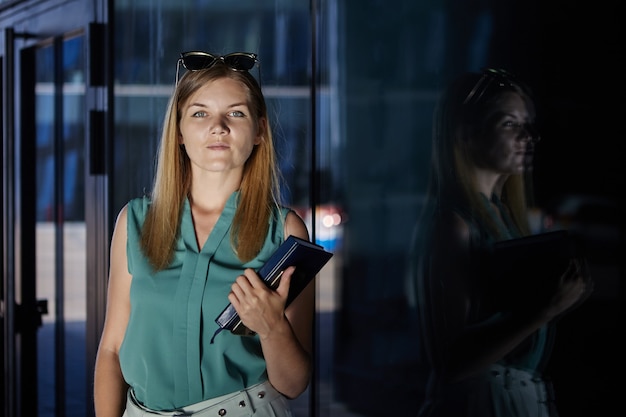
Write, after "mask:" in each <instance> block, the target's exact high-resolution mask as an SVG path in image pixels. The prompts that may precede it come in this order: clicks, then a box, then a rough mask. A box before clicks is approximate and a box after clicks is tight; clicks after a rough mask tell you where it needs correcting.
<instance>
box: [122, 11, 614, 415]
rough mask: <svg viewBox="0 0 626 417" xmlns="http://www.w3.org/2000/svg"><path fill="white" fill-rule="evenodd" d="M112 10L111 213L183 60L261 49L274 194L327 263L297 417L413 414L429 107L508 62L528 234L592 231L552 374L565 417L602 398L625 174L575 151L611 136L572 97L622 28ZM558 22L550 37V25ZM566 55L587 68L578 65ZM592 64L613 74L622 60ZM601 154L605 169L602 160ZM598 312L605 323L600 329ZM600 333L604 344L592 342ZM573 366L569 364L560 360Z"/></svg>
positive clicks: (591, 95)
mask: <svg viewBox="0 0 626 417" xmlns="http://www.w3.org/2000/svg"><path fill="white" fill-rule="evenodd" d="M114 4H115V10H114V11H113V12H112V13H111V16H112V18H111V20H112V22H111V24H112V25H113V27H115V31H114V33H115V35H114V36H115V39H114V41H115V46H114V49H113V54H114V62H115V85H114V88H115V104H114V108H115V110H114V111H115V138H114V164H115V166H114V172H113V174H112V184H113V191H114V194H113V201H114V204H113V209H114V211H117V210H119V209H120V208H121V207H122V206H123V205H124V204H125V203H126V202H127V201H128V200H129V199H130V198H132V197H135V196H137V195H141V194H143V193H144V192H145V191H146V190H148V189H149V188H150V187H151V181H152V174H153V167H154V156H155V154H156V147H157V143H158V139H159V135H160V129H161V123H162V118H163V114H164V111H165V106H166V104H167V98H168V97H169V95H170V93H171V92H172V89H173V86H174V77H175V70H176V60H177V58H178V55H179V53H180V52H182V51H188V50H205V51H211V52H215V53H227V52H231V51H250V52H256V53H258V55H259V59H260V61H261V65H260V77H261V81H262V86H263V89H264V91H265V94H266V97H267V98H268V99H269V105H270V109H271V112H272V116H273V117H274V120H273V123H274V127H275V132H274V133H275V137H276V140H277V144H278V151H279V157H280V160H281V169H282V172H283V174H284V176H285V179H286V185H287V190H286V192H285V195H284V198H285V201H286V202H287V203H288V204H289V205H291V206H293V207H294V208H296V209H297V210H298V211H299V212H300V214H301V215H302V216H303V218H305V220H306V221H307V222H308V223H309V227H310V230H311V232H312V234H314V236H315V239H316V241H317V242H318V243H320V244H322V245H324V246H325V247H326V248H327V249H329V250H331V251H333V252H334V253H335V256H334V257H333V259H332V261H331V263H330V264H329V265H327V266H326V267H325V268H324V270H323V271H322V273H321V274H320V276H319V277H318V280H317V285H318V287H317V312H318V314H317V322H316V329H317V341H316V342H317V355H316V359H317V361H316V374H315V379H314V381H313V383H312V385H311V388H310V390H309V392H308V393H307V394H306V395H304V396H302V397H301V398H300V399H298V400H295V401H294V408H295V410H296V415H297V416H299V417H304V416H309V415H310V416H311V417H312V416H313V415H315V416H331V417H332V416H337V417H339V416H352V417H358V416H379V415H381V416H382V415H394V416H414V415H415V412H416V410H415V407H416V404H417V403H418V402H419V399H420V397H421V395H422V393H423V389H424V381H423V379H422V377H423V371H422V369H420V368H419V366H418V364H417V363H418V362H417V361H416V351H417V341H418V337H419V333H417V332H416V329H415V328H414V327H413V326H414V324H413V323H412V322H411V321H410V320H408V319H407V317H408V315H409V314H408V313H409V312H410V310H411V305H410V303H409V301H410V300H409V299H408V298H407V295H406V291H405V288H404V275H405V270H406V262H407V259H406V258H407V248H408V246H409V244H410V241H411V234H412V229H413V226H414V223H415V221H416V219H417V216H418V213H419V210H420V207H421V206H422V203H423V199H424V194H425V191H426V183H427V171H428V164H429V161H430V131H431V118H432V112H433V108H434V105H435V101H436V99H437V97H438V94H439V92H440V90H441V89H442V88H443V87H444V86H445V85H446V83H447V82H448V81H449V80H450V79H451V78H452V77H453V76H455V75H456V74H458V73H460V72H463V71H465V70H479V69H480V68H481V67H485V66H503V67H506V68H508V69H509V70H511V71H513V72H515V73H517V74H518V75H520V77H522V78H523V79H525V80H526V81H527V82H528V83H529V84H530V85H531V86H533V87H536V91H537V95H538V97H539V99H540V101H541V103H540V104H541V106H542V107H541V110H544V113H543V114H545V115H546V117H545V120H543V121H542V123H543V128H544V132H545V134H544V137H543V140H542V142H541V143H540V145H539V146H538V149H537V160H536V162H537V163H536V167H535V171H534V175H535V176H536V177H537V181H536V195H537V199H536V202H537V207H536V208H537V213H538V219H539V226H538V227H539V228H542V227H548V226H551V225H554V224H555V222H561V223H562V224H566V225H567V226H568V227H569V226H573V225H576V226H578V227H584V228H587V227H588V226H589V223H592V224H593V227H595V228H594V229H593V230H594V231H593V232H591V233H593V236H594V239H596V240H594V241H596V242H599V243H598V245H599V247H600V249H599V250H598V253H601V254H602V255H603V256H604V257H598V258H595V259H594V260H593V265H592V267H593V269H594V272H596V276H597V277H598V279H597V282H596V292H595V293H594V296H593V297H592V299H591V302H590V303H589V304H587V307H585V309H583V310H581V313H580V314H581V316H574V317H573V318H569V319H568V320H565V321H564V322H563V326H562V329H563V330H561V332H560V337H561V339H560V340H561V342H559V343H557V345H556V347H555V348H556V349H555V355H554V360H553V361H552V363H551V365H550V366H551V368H550V370H551V371H553V372H552V373H553V375H554V380H555V387H556V389H557V396H559V397H560V398H561V399H562V400H561V404H562V413H561V414H562V416H563V417H565V416H568V415H569V416H574V415H577V414H576V412H577V411H584V410H589V409H593V408H595V411H597V409H599V407H601V406H603V405H605V404H609V403H610V401H609V398H611V394H610V393H611V387H612V384H611V383H610V376H608V375H606V374H605V373H602V372H600V371H599V368H601V366H598V365H597V364H595V363H592V362H594V361H598V360H599V357H598V356H597V355H598V352H599V346H601V345H604V346H617V344H616V343H615V340H614V339H613V335H614V334H615V333H614V331H615V329H616V328H617V325H618V322H617V320H616V319H614V317H615V312H616V308H617V305H618V301H619V296H618V294H620V291H621V288H622V287H621V284H620V277H621V276H622V275H620V274H622V272H620V261H619V259H618V257H617V252H616V248H617V247H618V243H617V242H618V241H619V237H620V234H619V233H620V230H619V222H618V221H617V210H618V206H617V203H616V202H617V201H618V193H617V192H616V191H615V190H619V189H623V185H624V184H623V180H621V182H618V183H616V182H615V181H619V180H616V178H618V177H620V173H617V172H616V171H614V170H615V169H616V167H617V166H619V163H618V162H617V160H615V159H612V158H617V155H620V154H622V155H623V152H621V151H620V152H610V151H609V152H608V153H609V154H610V155H607V152H604V153H600V152H599V151H598V152H588V153H586V152H585V150H588V149H589V148H588V147H587V148H584V147H583V146H581V145H580V143H581V140H583V137H582V136H581V135H586V136H593V135H600V137H610V136H612V134H611V133H610V131H606V130H601V129H602V127H601V126H595V125H592V120H594V118H599V117H600V114H599V110H596V109H595V108H594V107H593V106H591V105H590V104H589V103H592V102H594V101H595V102H600V100H599V97H598V96H596V94H597V93H596V92H595V91H593V89H592V88H591V87H590V86H589V85H588V81H586V80H585V81H584V82H583V83H581V88H580V89H576V91H575V90H574V89H572V88H571V85H572V83H573V82H574V80H575V79H576V77H581V76H582V74H586V73H588V72H589V71H591V68H592V66H593V61H594V60H595V62H600V60H602V59H605V60H609V61H614V60H615V57H616V53H615V50H617V49H619V48H617V47H616V44H615V42H616V41H615V39H617V37H616V36H613V35H614V34H615V32H616V31H617V29H616V28H617V27H618V25H617V24H615V25H613V24H608V25H607V26H606V27H605V28H604V29H605V30H604V31H603V32H602V34H596V38H594V39H595V41H588V40H586V39H584V38H583V37H582V36H581V35H579V32H578V29H577V28H578V27H579V25H581V24H585V22H586V18H585V17H584V16H585V15H584V13H583V12H582V11H580V10H573V9H572V8H568V9H567V12H568V13H565V14H563V9H562V8H560V7H559V6H557V5H553V6H550V7H548V6H546V5H544V4H542V3H541V2H540V1H538V0H531V1H524V2H522V1H515V0H508V1H504V2H502V1H434V0H433V1H428V0H424V1H412V0H406V1H397V2H391V3H390V2H381V1H361V0H344V1H338V0H318V1H310V0H291V1H290V0H276V1H273V2H259V1H255V0H241V1H238V2H232V1H228V0H214V1H199V0H189V1H179V0H161V1H154V0H139V1H138V0H133V1H131V0H116V1H115V2H114ZM597 13H598V14H599V15H601V16H602V17H603V18H608V17H609V16H610V12H608V11H606V10H604V11H598V12H597ZM557 17H558V18H559V19H560V20H559V21H558V28H559V29H558V30H556V32H555V29H554V26H550V23H549V22H555V19H557ZM613 23H616V22H613ZM556 24H557V23H555V25H556ZM529 28H532V29H529ZM552 33H558V35H552ZM549 35H550V36H549ZM577 48H580V49H581V50H584V51H585V54H587V56H590V57H592V58H591V59H589V60H574V58H573V56H574V55H572V54H574V52H573V51H576V50H577ZM616 48H617V49H616ZM575 55H576V56H581V52H580V51H579V52H576V53H575ZM565 66H569V67H567V71H569V72H566V71H565V68H564V67H565ZM603 68H604V69H605V70H606V71H608V72H609V74H612V75H613V76H614V77H615V79H620V76H619V75H618V72H617V67H616V68H615V69H614V68H613V67H609V66H603ZM594 85H595V84H594ZM596 100H597V101H596ZM611 103H612V104H616V105H615V109H617V108H619V107H620V105H619V103H616V102H615V101H612V102H611ZM622 107H623V106H622ZM611 111H613V110H611ZM611 114H614V115H617V114H619V113H617V111H615V113H611ZM606 117H607V116H606V115H604V116H602V119H606ZM613 120H618V118H615V119H613ZM594 127H595V128H597V129H600V130H595V131H594V130H593V128H594ZM591 132H594V133H593V134H592V133H591ZM565 138H567V140H565ZM572 138H573V139H575V140H572ZM606 146H611V147H615V146H616V145H614V144H613V142H607V145H606ZM615 150H616V151H618V150H620V148H616V149H615ZM622 150H623V149H622ZM600 158H606V159H605V161H606V162H607V163H606V164H598V163H597V162H598V159H600ZM555 160H557V161H559V164H558V165H559V166H558V167H555V163H554V161H555ZM583 161H584V162H583ZM592 163H593V166H594V167H595V168H594V169H593V170H591V171H593V174H594V175H595V174H598V175H600V173H602V175H603V177H600V178H611V179H615V180H612V182H610V183H607V182H606V181H601V180H599V181H595V182H594V181H592V180H590V177H589V175H583V173H582V172H581V171H580V170H579V169H578V168H579V166H580V165H582V164H592ZM587 174H589V170H588V171H587ZM620 187H621V188H620ZM580 195H582V200H581V199H576V198H577V196H578V197H579V196H580ZM588 195H595V196H598V195H599V197H601V198H600V199H599V200H596V199H591V198H587V197H586V196H588ZM571 198H574V200H571ZM572 201H573V202H572ZM572 204H573V205H574V206H575V210H585V208H587V207H591V210H592V211H593V210H596V211H595V212H594V213H604V214H595V215H593V217H592V218H591V219H588V218H586V219H585V220H580V219H581V218H580V217H575V219H576V220H573V219H574V217H567V216H566V215H565V217H564V212H563V210H562V208H563V207H564V206H567V207H571V206H572ZM312 207H314V209H312ZM607 213H608V214H607ZM578 214H579V213H578ZM554 215H556V216H557V217H553V216H554ZM559 216H560V217H559ZM543 221H545V223H542V222H543ZM576 221H582V222H583V223H584V224H580V223H575V222H576ZM563 222H566V223H563ZM572 222H574V223H572ZM586 230H590V229H586ZM598 316H603V317H605V319H604V320H601V321H595V320H594V318H595V317H598ZM573 329H578V331H576V332H575V331H574V330H573ZM599 333H601V335H599ZM594 338H595V339H596V340H599V342H598V343H591V342H589V340H592V339H594ZM577 356H579V357H583V358H585V359H582V361H583V362H584V363H582V362H577V365H576V366H575V367H574V369H575V370H576V371H574V370H572V369H571V368H570V367H569V365H571V362H570V361H571V360H572V358H574V357H577ZM606 357H607V358H612V356H611V355H608V356H606ZM606 360H607V362H608V361H609V360H610V359H606ZM604 365H605V366H606V367H609V368H610V364H609V363H604ZM581 367H582V369H583V370H585V372H583V373H582V374H581V373H579V372H578V371H580V370H581ZM592 376H593V380H594V384H593V385H594V387H590V386H589V383H588V381H589V379H588V378H591V377H592ZM583 386H584V387H587V388H585V389H589V390H593V398H594V400H593V401H591V402H590V403H588V404H582V403H581V400H580V398H583V397H584V396H585V395H584V393H583V392H582V391H583V389H582V388H580V387H583ZM595 387H598V388H597V389H596V388H595ZM559 390H560V392H561V394H560V395H559ZM587 398H588V397H587ZM586 407H588V408H586ZM589 413H591V414H593V412H591V411H588V412H587V414H589ZM582 415H584V414H582Z"/></svg>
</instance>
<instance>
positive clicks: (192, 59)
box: [176, 51, 261, 84]
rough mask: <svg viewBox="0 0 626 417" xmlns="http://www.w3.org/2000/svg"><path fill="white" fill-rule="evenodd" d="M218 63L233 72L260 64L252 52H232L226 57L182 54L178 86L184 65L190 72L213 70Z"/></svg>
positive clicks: (201, 53) (196, 52)
mask: <svg viewBox="0 0 626 417" xmlns="http://www.w3.org/2000/svg"><path fill="white" fill-rule="evenodd" d="M217 62H222V63H224V64H225V65H226V66H228V67H229V68H230V69H232V70H233V71H249V70H251V69H252V68H253V67H254V66H255V64H259V60H258V59H257V55H256V54H253V53H251V52H232V53H230V54H226V55H213V54H210V53H208V52H202V51H189V52H182V53H181V54H180V58H178V62H177V63H176V84H178V73H179V69H180V66H181V65H182V66H183V67H184V68H185V69H186V70H188V71H199V70H202V69H207V68H211V67H212V66H213V65H215V64H216V63H217ZM257 68H258V69H259V83H260V82H261V67H260V65H257Z"/></svg>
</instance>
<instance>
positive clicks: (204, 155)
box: [179, 78, 263, 173]
mask: <svg viewBox="0 0 626 417" xmlns="http://www.w3.org/2000/svg"><path fill="white" fill-rule="evenodd" d="M262 122H263V121H262V120H260V121H259V122H258V123H257V121H256V120H255V117H253V115H252V113H251V109H250V107H249V105H248V96H247V90H246V87H245V86H244V85H243V84H241V83H240V82H238V81H235V80H232V79H230V78H220V79H217V80H214V81H211V82H209V83H208V84H206V85H205V86H203V87H202V88H200V89H199V90H198V91H196V92H195V93H194V94H193V95H192V96H191V97H189V100H188V101H187V102H186V103H184V105H183V108H182V109H181V120H180V138H179V141H180V143H181V144H183V145H184V146H185V150H186V152H187V155H188V156H189V159H190V160H191V164H192V167H193V168H192V169H193V170H194V171H197V170H198V168H199V169H200V170H202V171H210V172H228V171H233V170H234V171H237V172H238V173H241V172H243V166H244V164H245V162H246V161H247V159H248V157H249V156H250V154H251V153H252V150H253V148H254V146H255V145H257V144H259V143H260V142H261V140H262V136H261V134H262V132H261V130H260V127H259V126H260V123H262Z"/></svg>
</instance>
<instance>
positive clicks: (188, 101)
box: [94, 52, 314, 417]
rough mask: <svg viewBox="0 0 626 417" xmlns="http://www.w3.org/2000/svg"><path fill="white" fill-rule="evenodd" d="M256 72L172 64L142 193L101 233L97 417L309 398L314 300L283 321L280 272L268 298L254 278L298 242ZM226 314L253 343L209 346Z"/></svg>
mask: <svg viewBox="0 0 626 417" xmlns="http://www.w3.org/2000/svg"><path fill="white" fill-rule="evenodd" d="M256 63H257V62H256V55H254V54H247V53H233V54H229V55H225V56H223V57H220V56H215V55H212V54H208V53H205V52H188V53H184V54H182V55H181V59H180V60H179V63H178V65H180V64H182V65H183V66H184V67H185V68H187V69H188V70H189V71H187V72H186V73H185V74H184V75H183V76H182V77H181V79H180V81H177V85H176V89H175V91H174V94H173V96H172V98H171V100H170V103H169V105H168V108H167V112H166V116H165V121H164V126H163V133H162V137H161V143H160V149H159V155H158V164H157V169H156V176H155V181H154V187H153V190H152V193H151V194H150V195H149V196H145V197H143V198H136V199H133V200H131V201H130V202H129V203H128V204H127V205H126V206H125V207H124V208H123V209H122V210H121V211H120V213H119V215H118V218H117V221H116V226H115V230H114V233H113V238H112V243H111V265H110V278H109V288H108V304H107V313H106V314H107V315H106V320H105V324H104V330H103V333H102V338H101V342H100V346H99V350H98V356H97V360H96V369H95V388H94V398H95V408H96V414H97V416H98V417H107V416H116V417H119V416H121V415H125V416H128V417H131V416H139V415H144V413H145V415H154V414H157V415H159V414H162V415H172V414H175V413H179V414H180V413H184V414H185V415H194V414H193V413H195V412H198V411H200V410H202V411H203V415H209V414H210V415H228V416H229V417H232V416H238V415H254V416H270V415H271V416H290V415H291V412H290V411H289V408H288V403H287V402H286V399H287V398H295V397H297V396H298V395H300V394H301V393H302V392H304V390H305V389H306V387H307V385H308V382H309V378H310V375H311V369H312V364H311V361H312V359H311V358H312V354H311V345H312V343H311V340H312V334H311V331H312V330H311V329H312V320H313V314H314V286H313V285H312V284H309V285H308V287H307V288H306V289H305V290H304V291H303V292H302V293H301V294H300V295H299V296H298V297H297V298H296V299H295V300H294V301H293V303H291V304H290V305H289V307H288V308H286V309H285V302H286V298H287V294H288V290H289V283H290V279H291V274H292V273H293V268H288V269H287V270H286V271H285V272H284V274H283V275H282V278H281V282H280V285H279V287H278V288H277V290H276V291H272V290H270V289H269V288H268V287H267V286H266V285H265V283H264V282H263V281H261V279H260V278H259V277H258V275H257V274H256V273H255V270H257V269H258V268H259V267H260V266H262V265H263V263H264V261H265V260H267V259H268V257H269V256H270V255H271V254H272V253H273V251H274V250H275V249H276V248H277V247H278V246H279V245H280V244H281V243H282V242H283V241H284V239H285V238H286V237H288V236H289V235H294V236H297V237H300V238H303V239H307V240H308V239H309V237H308V231H307V228H306V226H305V224H304V222H303V221H302V219H301V218H300V217H299V216H298V215H297V214H296V213H295V212H293V211H291V210H289V209H288V208H285V207H283V206H281V205H280V204H279V202H278V201H277V198H278V197H277V196H279V195H280V194H279V190H278V178H277V177H278V173H277V168H276V161H275V155H274V145H273V143H272V134H271V130H270V126H269V123H268V115H267V108H266V104H265V100H264V97H263V94H262V92H261V89H260V86H259V84H258V83H257V81H256V80H255V78H254V77H252V76H251V75H250V74H249V73H248V70H249V69H251V68H252V67H253V66H254V65H255V64H256ZM177 73H178V71H177ZM177 79H178V74H177ZM228 302H231V303H232V304H233V306H234V307H235V309H236V310H237V313H238V314H239V316H240V318H241V320H242V322H243V324H244V325H245V326H246V327H248V328H249V329H250V330H252V331H254V332H255V333H256V335H255V336H246V337H242V336H237V335H234V334H232V333H230V332H221V333H219V334H218V335H217V336H216V337H215V340H214V341H213V343H211V342H210V339H211V336H212V335H213V334H214V333H215V330H216V329H217V324H216V323H215V318H216V317H217V316H218V315H219V314H220V313H221V311H222V310H223V309H224V307H225V306H226V305H227V304H228ZM123 413H124V414H123ZM149 413H153V414H149Z"/></svg>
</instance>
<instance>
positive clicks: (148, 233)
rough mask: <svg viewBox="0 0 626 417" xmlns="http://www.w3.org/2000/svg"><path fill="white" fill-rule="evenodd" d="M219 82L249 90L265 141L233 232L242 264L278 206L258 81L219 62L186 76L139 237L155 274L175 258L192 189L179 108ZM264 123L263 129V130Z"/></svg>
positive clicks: (252, 160) (167, 120)
mask: <svg viewBox="0 0 626 417" xmlns="http://www.w3.org/2000/svg"><path fill="white" fill-rule="evenodd" d="M220 78H231V79H233V80H236V81H239V82H240V83H241V84H242V87H243V88H245V89H246V90H247V95H248V105H249V107H250V110H251V113H252V117H253V118H254V121H255V124H256V126H257V128H258V129H260V131H261V132H262V140H261V142H260V143H259V144H258V145H256V146H255V147H254V149H253V151H252V153H251V155H250V157H249V158H248V160H247V161H246V163H245V165H244V170H243V177H242V181H241V186H240V190H239V200H238V206H237V210H236V212H235V216H234V219H233V227H232V229H231V235H230V239H231V244H232V246H233V249H234V250H235V253H236V254H237V256H238V257H239V259H240V260H241V261H242V262H247V261H249V260H251V259H253V258H254V257H255V256H256V255H257V254H258V253H259V251H260V250H261V248H262V246H263V243H264V241H265V237H266V235H267V231H268V228H269V221H270V217H271V216H272V214H273V212H274V208H277V207H279V196H280V190H279V173H278V168H277V163H276V156H275V149H274V142H273V137H272V131H271V129H270V126H269V120H268V115H267V105H266V103H265V98H264V97H263V93H262V91H261V88H260V86H259V84H258V82H257V81H256V80H255V79H254V77H253V76H252V75H250V74H249V73H248V72H247V71H235V70H233V69H231V68H229V67H228V66H226V65H224V64H222V63H220V62H218V63H216V64H215V65H213V66H212V67H210V68H208V69H203V70H199V71H188V72H186V73H185V74H184V75H183V76H182V77H181V79H180V81H179V82H178V84H177V86H176V90H175V91H174V93H173V94H172V97H171V98H170V100H169V103H168V106H167V110H166V112H165V117H164V121H163V131H162V134H161V140H160V144H159V149H158V154H157V166H156V174H155V177H154V184H153V188H152V193H151V195H150V197H151V205H150V207H149V209H148V213H147V215H146V219H145V222H144V225H143V228H142V232H141V248H142V250H143V252H144V254H145V256H146V257H147V258H148V260H149V261H150V263H151V264H152V266H153V267H154V268H155V270H162V269H164V268H166V267H167V266H168V265H169V264H170V262H171V261H172V259H173V255H174V248H175V245H176V240H177V239H178V236H179V233H180V221H181V217H182V211H183V207H184V201H185V199H186V198H187V196H188V193H189V190H190V187H191V169H190V161H189V158H188V156H187V154H186V152H185V149H184V148H183V147H182V146H181V145H180V144H179V141H178V138H179V132H180V120H181V106H182V105H183V104H184V103H185V102H186V101H187V100H188V99H189V97H191V95H192V94H194V93H195V92H196V91H197V90H198V89H199V88H201V87H202V86H204V85H205V84H207V83H208V82H211V81H213V80H217V79H220ZM261 120H263V121H264V126H260V124H261Z"/></svg>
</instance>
